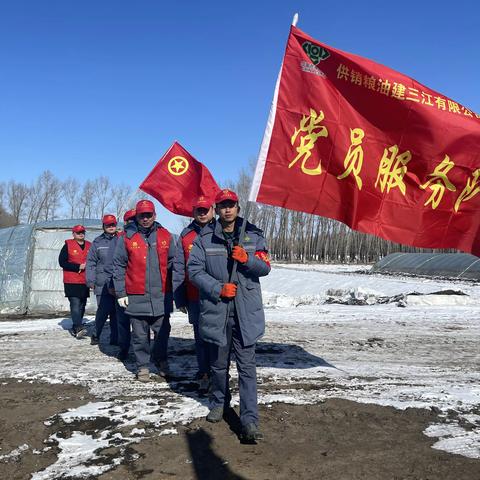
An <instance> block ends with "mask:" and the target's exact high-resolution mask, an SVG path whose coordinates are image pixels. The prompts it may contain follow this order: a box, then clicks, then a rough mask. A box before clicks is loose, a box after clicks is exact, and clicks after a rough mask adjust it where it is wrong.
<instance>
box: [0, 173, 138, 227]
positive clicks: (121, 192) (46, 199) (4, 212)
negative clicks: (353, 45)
mask: <svg viewBox="0 0 480 480" xmlns="http://www.w3.org/2000/svg"><path fill="white" fill-rule="evenodd" d="M134 193H135V190H134V189H133V188H132V187H131V186H130V185H127V184H125V183H121V184H114V183H112V182H111V180H110V179H109V178H108V177H106V176H100V177H97V178H94V179H92V180H86V181H85V182H83V183H82V182H80V181H79V180H77V179H76V178H74V177H69V178H67V179H66V180H64V181H62V180H60V179H58V178H57V177H55V175H54V174H53V173H52V172H51V171H49V170H45V171H44V172H43V173H41V174H40V175H39V177H38V178H37V179H36V180H34V181H33V182H32V183H31V184H30V185H27V184H26V183H22V182H16V181H15V180H10V181H8V182H2V183H0V226H10V225H18V224H19V223H37V222H40V221H46V220H58V219H62V218H101V217H102V215H103V214H104V213H107V211H108V213H114V214H115V215H116V216H117V217H121V215H122V214H123V213H124V212H125V210H127V209H128V208H131V205H132V204H133V205H134V203H135V201H136V200H137V197H138V196H139V194H136V195H133V194H134ZM132 195H133V196H132ZM142 196H144V195H142ZM127 202H128V203H129V204H128V205H127Z"/></svg>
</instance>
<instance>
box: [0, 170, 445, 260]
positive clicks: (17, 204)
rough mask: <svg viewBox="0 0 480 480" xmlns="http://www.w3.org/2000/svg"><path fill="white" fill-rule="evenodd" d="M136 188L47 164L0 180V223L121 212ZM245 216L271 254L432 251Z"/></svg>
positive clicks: (299, 218) (267, 210)
mask: <svg viewBox="0 0 480 480" xmlns="http://www.w3.org/2000/svg"><path fill="white" fill-rule="evenodd" d="M252 172H253V169H250V170H245V169H244V170H242V171H241V172H240V174H239V176H238V178H237V179H236V180H232V181H229V182H227V185H226V186H227V187H229V188H232V189H233V190H235V191H236V192H237V193H238V194H239V197H240V206H241V208H242V210H243V212H244V211H245V207H246V202H247V199H248V194H249V191H250V185H251V181H252ZM135 192H136V190H135V189H133V188H132V187H131V186H130V185H127V184H124V183H121V184H114V183H112V182H111V180H110V179H109V178H108V177H106V176H100V177H97V178H94V179H92V180H86V181H84V182H83V183H82V182H80V181H79V180H77V179H76V178H74V177H69V178H67V179H66V180H64V181H61V180H59V179H58V178H56V177H55V175H54V174H53V173H52V172H50V171H49V170H46V171H44V172H43V173H42V174H41V175H40V176H39V177H38V178H37V179H36V180H35V181H33V182H32V183H31V184H30V185H27V184H25V183H22V182H16V181H14V180H10V181H8V182H3V183H0V227H5V226H11V225H17V224H19V223H36V222H39V221H44V220H57V219H62V218H81V219H85V218H101V217H102V216H103V214H105V213H113V214H115V215H116V216H117V218H121V216H122V215H123V213H124V212H125V211H126V210H127V209H129V208H132V207H133V206H134V205H135V203H136V201H137V200H138V199H139V198H140V197H142V198H145V197H148V195H146V194H145V193H143V192H137V193H135ZM127 203H128V204H127ZM249 220H250V221H251V222H252V223H254V224H256V225H257V226H258V227H259V228H261V229H262V230H263V231H264V233H265V237H266V240H267V245H268V249H269V252H270V255H271V257H272V258H273V259H274V260H277V261H286V262H321V263H339V262H340V263H372V262H375V261H377V260H378V259H380V258H382V257H384V256H386V255H388V254H389V253H393V252H431V251H433V250H431V249H421V248H416V247H410V246H406V245H400V244H396V243H392V242H389V241H388V240H384V239H382V238H378V237H375V236H373V235H368V234H365V233H360V232H357V231H354V230H352V229H350V228H349V227H347V226H346V225H344V224H343V223H341V222H338V221H336V220H332V219H330V218H325V217H320V216H318V215H311V214H307V213H303V212H296V211H293V210H286V209H283V208H280V207H272V206H269V205H261V204H254V205H253V206H252V208H251V211H250V215H249ZM183 223H184V224H186V223H187V222H186V221H185V222H183ZM435 251H437V252H438V251H439V250H435ZM442 251H444V252H451V251H454V250H442Z"/></svg>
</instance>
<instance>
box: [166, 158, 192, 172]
mask: <svg viewBox="0 0 480 480" xmlns="http://www.w3.org/2000/svg"><path fill="white" fill-rule="evenodd" d="M188 167H189V164H188V160H187V159H186V158H184V157H180V156H176V157H172V158H171V159H170V160H169V161H168V165H167V168H168V171H169V172H170V173H171V174H172V175H175V176H178V175H183V174H184V173H185V172H186V171H187V170H188Z"/></svg>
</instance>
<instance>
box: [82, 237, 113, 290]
mask: <svg viewBox="0 0 480 480" xmlns="http://www.w3.org/2000/svg"><path fill="white" fill-rule="evenodd" d="M116 238H117V236H116V235H109V234H107V233H102V234H101V235H99V236H98V237H97V238H96V239H95V240H94V241H93V242H92V245H91V247H90V250H89V251H88V256H87V262H86V263H87V265H86V268H85V271H86V275H87V285H88V286H89V287H90V286H94V287H95V295H106V294H108V290H107V288H108V287H109V284H108V283H109V277H108V274H106V273H105V269H106V266H107V263H108V262H111V261H112V258H111V257H109V255H108V252H109V250H110V247H111V246H112V244H114V243H115V242H116Z"/></svg>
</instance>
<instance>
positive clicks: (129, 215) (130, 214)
mask: <svg viewBox="0 0 480 480" xmlns="http://www.w3.org/2000/svg"><path fill="white" fill-rule="evenodd" d="M136 214H137V211H136V210H135V209H134V208H132V209H131V210H127V211H126V212H125V215H123V221H124V222H126V221H127V220H131V219H132V218H135V215H136Z"/></svg>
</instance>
